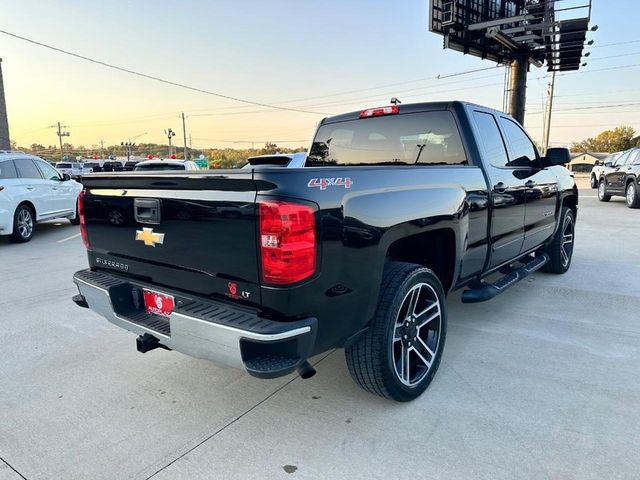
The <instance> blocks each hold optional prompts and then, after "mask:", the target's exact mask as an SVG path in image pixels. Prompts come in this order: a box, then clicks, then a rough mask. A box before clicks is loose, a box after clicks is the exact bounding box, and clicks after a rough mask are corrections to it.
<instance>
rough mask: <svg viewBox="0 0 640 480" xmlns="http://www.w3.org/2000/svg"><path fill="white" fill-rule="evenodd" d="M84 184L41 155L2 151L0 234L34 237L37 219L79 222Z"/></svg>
mask: <svg viewBox="0 0 640 480" xmlns="http://www.w3.org/2000/svg"><path fill="white" fill-rule="evenodd" d="M81 190H82V185H81V184H80V183H78V182H76V181H75V180H72V179H71V176H70V175H69V174H68V173H60V172H59V171H58V170H56V169H55V168H54V167H53V166H51V165H50V164H49V163H47V162H45V161H44V160H42V159H41V158H39V157H36V156H34V155H28V154H26V153H22V152H9V151H0V235H6V236H8V238H9V240H10V241H12V242H15V243H22V242H28V241H29V240H31V238H32V237H33V231H34V227H35V223H36V222H40V221H42V220H50V219H54V218H68V219H69V221H70V222H71V223H72V224H74V225H78V223H79V216H78V207H77V206H78V195H79V194H80V191H81Z"/></svg>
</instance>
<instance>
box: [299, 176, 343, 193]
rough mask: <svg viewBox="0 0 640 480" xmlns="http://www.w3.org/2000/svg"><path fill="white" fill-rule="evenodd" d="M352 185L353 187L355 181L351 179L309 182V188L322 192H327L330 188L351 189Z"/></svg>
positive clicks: (318, 179) (314, 180)
mask: <svg viewBox="0 0 640 480" xmlns="http://www.w3.org/2000/svg"><path fill="white" fill-rule="evenodd" d="M351 185H353V181H352V180H351V178H349V177H336V178H312V179H311V180H309V183H308V184H307V187H309V188H316V187H318V188H319V189H320V190H326V189H327V188H328V187H344V188H351Z"/></svg>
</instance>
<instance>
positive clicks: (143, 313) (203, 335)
mask: <svg viewBox="0 0 640 480" xmlns="http://www.w3.org/2000/svg"><path fill="white" fill-rule="evenodd" d="M568 161H569V153H568V151H567V150H566V149H549V151H548V152H547V155H546V156H544V157H542V156H540V155H539V153H538V150H537V148H536V146H535V144H534V143H533V142H532V141H531V139H530V138H529V137H528V135H527V134H526V133H525V131H524V130H523V129H522V128H521V127H520V125H519V124H518V123H516V122H515V121H514V120H513V119H511V118H510V117H508V116H507V115H505V114H504V113H501V112H498V111H494V110H490V109H488V108H484V107H480V106H478V105H472V104H467V103H462V102H442V103H421V104H412V105H399V106H398V105H393V106H387V107H381V108H373V109H368V110H364V111H359V112H352V113H347V114H344V115H338V116H334V117H330V118H325V119H324V120H323V121H322V122H321V123H320V125H319V127H318V129H317V132H316V134H315V138H314V140H313V144H312V145H311V146H310V148H309V151H308V156H307V160H306V163H305V166H304V167H303V168H292V169H283V168H278V167H273V168H261V169H242V170H223V171H219V170H218V171H194V172H184V173H178V174H177V173H175V172H149V173H147V172H134V173H122V174H110V173H103V174H96V175H89V176H86V177H85V179H84V180H85V181H84V186H85V189H84V192H83V194H82V195H81V198H80V201H79V213H80V218H81V233H82V237H83V240H84V243H85V245H86V247H87V250H88V257H89V268H88V269H86V270H82V271H79V272H77V273H76V274H75V276H74V281H75V283H76V284H77V286H78V289H79V294H78V295H76V296H75V297H74V299H73V300H74V301H75V303H76V304H78V305H80V306H82V307H88V308H90V309H92V310H94V311H95V312H97V313H99V314H100V315H102V316H104V317H106V318H107V319H108V320H109V321H110V322H112V323H114V324H116V325H118V326H120V327H122V328H124V329H127V330H130V331H131V332H134V333H135V334H137V335H138V339H137V346H138V350H139V351H141V352H146V351H149V350H152V349H154V348H159V347H160V348H166V349H173V350H177V351H180V352H183V353H185V354H188V355H191V356H194V357H198V358H203V359H208V360H212V361H214V362H218V363H222V364H226V365H231V366H236V367H240V368H244V369H246V371H248V372H249V373H250V374H251V375H254V376H256V377H261V378H273V377H278V376H281V375H285V374H288V373H290V372H293V371H295V370H296V369H297V370H298V372H299V373H300V375H301V376H302V377H304V378H306V377H308V376H311V375H313V373H314V372H315V371H314V369H313V367H312V366H311V365H310V364H309V362H308V359H309V358H310V357H312V356H314V355H317V354H319V353H322V352H325V351H328V350H330V349H334V348H344V349H345V351H346V360H347V364H348V367H349V371H350V372H351V375H352V376H353V378H354V380H355V381H356V382H357V383H358V384H360V385H361V386H362V387H363V388H365V389H366V390H368V391H370V392H372V393H376V394H379V395H382V396H384V397H387V398H390V399H394V400H398V401H408V400H411V399H413V398H416V397H417V396H418V395H420V394H421V393H422V392H423V391H424V390H425V389H426V387H427V386H428V384H429V383H430V382H431V380H432V378H433V376H434V374H435V372H436V370H437V368H438V365H439V363H440V359H441V356H442V352H443V348H444V342H445V336H446V330H447V305H446V295H447V293H448V292H451V291H453V290H456V289H461V288H465V291H464V292H463V293H462V301H464V302H480V301H484V300H489V299H491V298H492V297H494V296H495V295H497V294H499V293H501V292H502V291H504V290H505V289H507V288H508V287H509V286H511V285H513V284H515V283H517V282H518V281H519V280H521V279H522V278H524V277H526V276H527V275H529V274H530V273H532V272H534V271H536V270H538V269H542V270H544V271H547V272H553V273H564V272H565V271H567V269H568V268H569V266H570V263H571V255H572V252H573V241H574V225H575V220H576V214H577V206H578V191H577V188H576V185H575V182H574V180H573V178H572V177H571V176H570V175H569V172H568V171H567V170H566V169H565V168H563V167H562V166H559V165H562V164H564V163H567V162H568ZM114 212H117V214H118V218H119V219H120V221H119V222H112V221H110V219H111V218H113V217H114Z"/></svg>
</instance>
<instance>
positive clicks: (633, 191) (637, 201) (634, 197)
mask: <svg viewBox="0 0 640 480" xmlns="http://www.w3.org/2000/svg"><path fill="white" fill-rule="evenodd" d="M625 198H626V200H627V207H629V208H638V207H640V197H638V188H637V187H636V184H635V183H634V182H630V183H629V185H627V191H626V192H625Z"/></svg>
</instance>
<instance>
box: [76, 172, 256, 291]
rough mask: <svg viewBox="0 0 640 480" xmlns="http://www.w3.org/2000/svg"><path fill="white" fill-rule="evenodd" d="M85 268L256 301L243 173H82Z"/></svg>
mask: <svg viewBox="0 0 640 480" xmlns="http://www.w3.org/2000/svg"><path fill="white" fill-rule="evenodd" d="M84 184H85V189H86V190H85V195H84V213H85V218H86V225H87V234H88V240H89V248H88V250H89V261H90V264H91V266H92V267H96V268H98V269H107V270H113V271H117V272H119V273H124V274H126V275H131V276H134V277H136V278H142V279H146V280H148V281H150V282H152V283H154V284H157V285H167V286H169V285H170V286H171V287H172V288H174V289H175V288H178V289H181V290H183V291H185V292H194V293H197V294H200V295H202V294H204V295H214V296H220V295H226V296H232V297H233V298H238V299H241V300H244V301H246V302H247V303H259V271H258V257H257V242H256V235H257V234H256V205H255V198H256V187H255V184H254V181H253V179H252V173H251V172H225V173H221V174H212V173H211V172H198V173H195V174H192V173H189V174H187V173H185V174H176V173H175V172H155V173H153V174H138V173H133V174H98V175H91V176H88V177H85V180H84Z"/></svg>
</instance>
